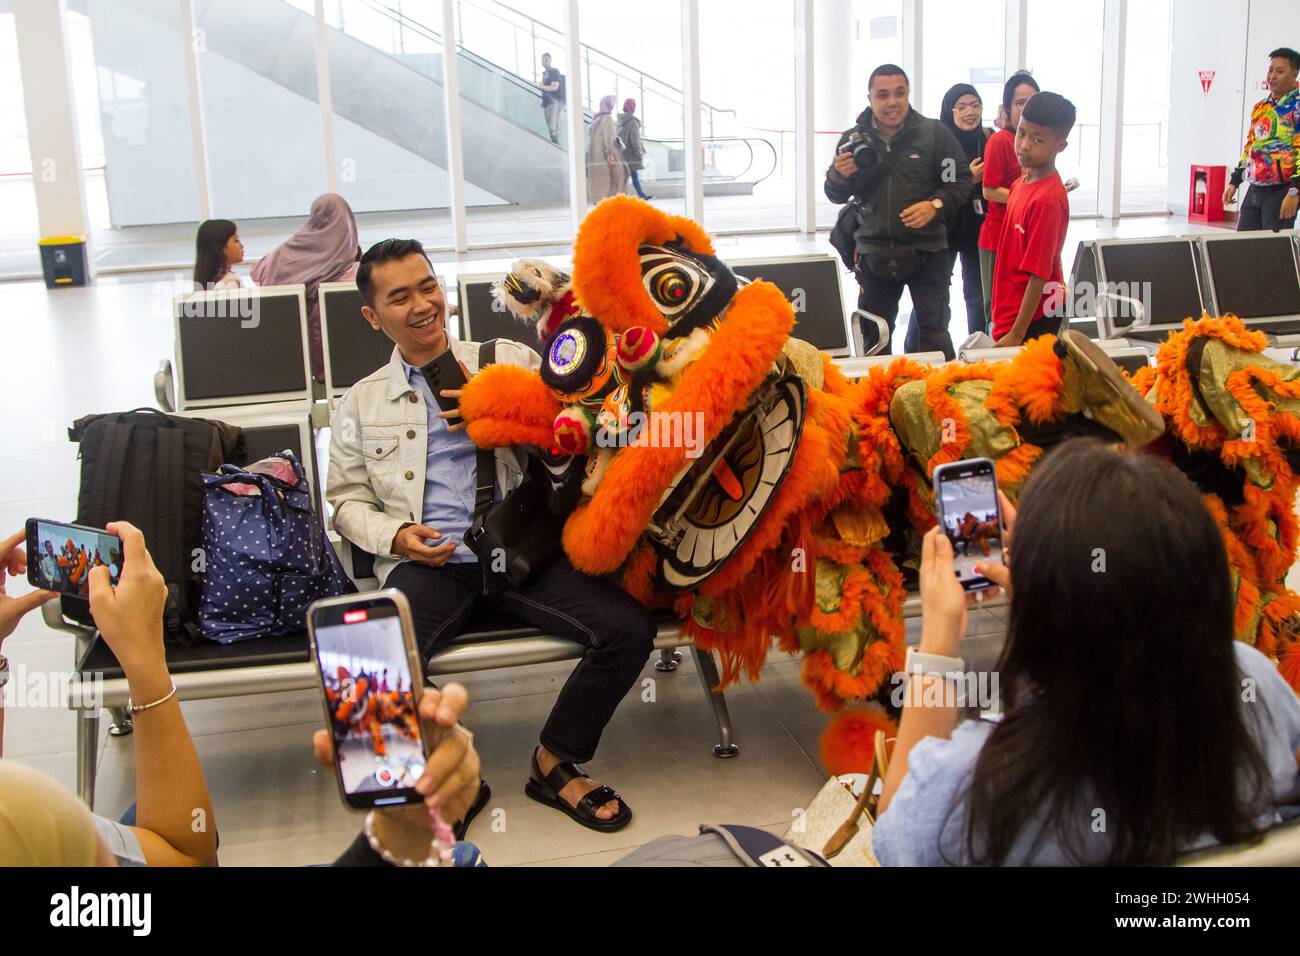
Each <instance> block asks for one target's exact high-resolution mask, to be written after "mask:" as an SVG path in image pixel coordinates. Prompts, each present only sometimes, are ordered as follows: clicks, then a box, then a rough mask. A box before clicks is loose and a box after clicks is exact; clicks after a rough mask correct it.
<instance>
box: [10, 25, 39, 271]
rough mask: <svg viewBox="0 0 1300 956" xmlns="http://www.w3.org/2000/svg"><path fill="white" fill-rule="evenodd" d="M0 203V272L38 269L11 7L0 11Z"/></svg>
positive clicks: (29, 161)
mask: <svg viewBox="0 0 1300 956" xmlns="http://www.w3.org/2000/svg"><path fill="white" fill-rule="evenodd" d="M0 207H3V208H4V210H5V214H4V216H2V217H0V276H15V275H26V274H31V273H34V272H39V271H40V262H39V258H38V254H37V251H36V241H37V240H38V239H39V238H40V226H39V224H38V222H37V218H36V189H35V188H34V186H33V185H32V154H31V151H30V148H29V146H28V143H27V113H26V109H25V107H24V105H23V82H22V74H21V71H20V70H19V68H18V39H17V35H16V34H15V31H14V15H13V14H12V13H0Z"/></svg>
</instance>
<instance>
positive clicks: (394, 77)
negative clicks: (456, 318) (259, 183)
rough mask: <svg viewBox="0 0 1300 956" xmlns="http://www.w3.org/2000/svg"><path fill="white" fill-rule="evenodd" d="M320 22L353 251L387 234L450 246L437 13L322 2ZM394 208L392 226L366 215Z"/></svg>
mask: <svg viewBox="0 0 1300 956" xmlns="http://www.w3.org/2000/svg"><path fill="white" fill-rule="evenodd" d="M412 14H418V16H419V17H420V19H416V17H415V16H413V15H412ZM325 23H326V25H327V27H328V28H329V61H330V62H329V68H330V98H331V101H332V103H333V116H332V126H333V131H334V162H335V164H336V169H335V181H336V183H337V189H338V192H339V194H340V195H341V196H343V198H344V199H346V200H347V201H348V205H350V206H351V207H352V210H353V212H355V213H356V214H357V226H358V229H359V230H360V232H361V246H362V248H363V249H365V248H366V247H368V246H369V245H370V244H371V243H373V242H377V241H379V240H380V239H384V238H388V237H389V236H391V235H393V234H394V231H395V230H398V231H400V232H401V233H402V235H403V236H409V237H412V238H416V239H419V240H420V241H421V242H423V243H424V245H425V248H427V249H438V248H443V249H446V248H450V247H451V244H452V242H451V213H450V209H451V176H450V174H449V173H448V172H447V121H446V116H445V114H444V107H443V103H444V96H443V86H442V59H443V44H442V35H441V29H442V20H441V16H440V9H439V7H438V6H437V5H436V4H423V5H416V4H410V3H408V4H405V5H402V4H386V5H385V4H376V3H371V2H366V0H330V2H328V3H326V4H325ZM467 195H468V196H470V197H471V198H472V197H473V195H474V193H473V190H472V189H468V190H467ZM396 210H402V211H404V213H405V215H404V216H403V217H402V220H401V225H400V226H398V225H396V224H395V223H394V222H393V217H392V216H368V215H366V214H367V213H381V212H388V211H396ZM304 211H305V210H304Z"/></svg>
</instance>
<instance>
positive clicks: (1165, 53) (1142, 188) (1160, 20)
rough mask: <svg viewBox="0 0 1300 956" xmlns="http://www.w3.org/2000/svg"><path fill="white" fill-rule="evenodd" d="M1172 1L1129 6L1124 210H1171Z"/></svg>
mask: <svg viewBox="0 0 1300 956" xmlns="http://www.w3.org/2000/svg"><path fill="white" fill-rule="evenodd" d="M1171 7H1172V4H1171V3H1170V0H1144V2H1143V3H1130V4H1129V5H1128V26H1127V31H1126V32H1127V43H1126V44H1125V50H1124V129H1123V137H1124V139H1123V153H1122V165H1121V172H1122V173H1123V180H1122V181H1121V183H1120V211H1121V212H1156V213H1160V212H1168V211H1169V198H1168V185H1169V183H1168V180H1169V155H1168V145H1169V137H1168V129H1169V126H1168V123H1169V75H1170V74H1169V54H1170V43H1171V41H1172V30H1173V16H1172V9H1171Z"/></svg>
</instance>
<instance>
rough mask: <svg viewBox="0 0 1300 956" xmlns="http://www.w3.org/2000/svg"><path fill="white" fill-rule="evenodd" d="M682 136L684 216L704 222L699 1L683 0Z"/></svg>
mask: <svg viewBox="0 0 1300 956" xmlns="http://www.w3.org/2000/svg"><path fill="white" fill-rule="evenodd" d="M682 126H683V130H682V136H683V137H684V138H685V140H686V142H685V144H684V148H685V150H686V164H685V165H686V169H685V173H686V218H688V219H694V220H695V221H696V222H698V223H703V222H704V133H703V122H702V121H701V118H700V0H682Z"/></svg>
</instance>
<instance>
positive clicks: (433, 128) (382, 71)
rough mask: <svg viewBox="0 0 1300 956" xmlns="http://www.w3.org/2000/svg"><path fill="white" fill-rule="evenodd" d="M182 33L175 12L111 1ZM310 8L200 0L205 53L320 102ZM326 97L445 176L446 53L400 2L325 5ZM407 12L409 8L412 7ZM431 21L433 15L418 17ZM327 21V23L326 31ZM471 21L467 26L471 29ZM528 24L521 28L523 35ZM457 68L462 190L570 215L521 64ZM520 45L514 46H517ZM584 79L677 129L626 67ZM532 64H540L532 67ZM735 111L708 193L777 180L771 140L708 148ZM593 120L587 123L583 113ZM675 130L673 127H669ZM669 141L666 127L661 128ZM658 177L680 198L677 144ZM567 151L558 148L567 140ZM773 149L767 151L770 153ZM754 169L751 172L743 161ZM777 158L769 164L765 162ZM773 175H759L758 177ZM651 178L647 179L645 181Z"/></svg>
mask: <svg viewBox="0 0 1300 956" xmlns="http://www.w3.org/2000/svg"><path fill="white" fill-rule="evenodd" d="M115 2H117V3H120V4H123V5H126V6H130V7H133V8H135V9H136V10H137V11H138V12H141V13H145V14H148V15H149V16H150V17H154V18H157V19H158V20H161V21H163V22H165V23H167V24H169V25H170V26H172V27H174V28H177V29H179V27H180V16H179V9H178V4H177V3H176V0H115ZM312 6H313V5H312V3H310V2H304V0H296V2H295V0H195V3H194V17H195V27H196V30H198V31H202V37H203V43H204V44H205V47H206V50H207V51H208V52H209V53H212V54H216V55H218V56H220V57H223V58H225V59H228V60H230V61H231V62H233V63H236V64H238V65H239V66H241V67H243V68H245V69H247V70H249V71H251V72H252V73H254V74H256V75H257V76H259V77H262V78H264V79H265V80H267V81H270V82H272V83H275V84H276V85H278V86H280V87H282V88H283V89H285V90H288V91H290V92H292V93H294V94H296V95H297V96H299V97H301V98H302V99H304V100H307V101H311V102H313V103H315V102H318V99H317V89H316V62H315V56H316V47H315V19H314V17H313V15H312V14H311V13H309V12H306V11H307V10H310V9H311V8H312ZM326 7H327V11H328V13H327V16H328V19H327V22H330V26H329V28H328V33H327V43H328V47H329V67H330V78H331V82H330V87H331V95H332V101H333V110H334V112H335V114H337V115H338V116H340V117H343V118H344V119H346V120H348V121H350V122H351V123H354V124H356V125H357V126H359V127H361V128H362V129H364V130H366V131H368V132H370V133H372V134H374V135H375V136H378V137H380V138H381V139H383V140H385V141H387V142H389V143H392V144H395V145H397V146H399V147H401V148H402V149H404V150H406V151H408V152H410V153H411V154H413V155H415V156H419V157H420V158H422V159H424V160H425V161H427V162H429V163H431V164H433V165H435V166H439V167H444V168H445V165H446V155H447V142H446V139H447V123H446V117H445V115H444V109H443V102H444V95H443V84H442V82H441V77H442V71H443V56H444V52H443V50H444V48H443V44H442V38H441V35H440V33H439V32H437V31H435V30H434V29H432V28H431V27H429V26H427V25H426V24H424V23H421V22H419V21H417V20H415V19H413V18H411V17H410V16H409V15H407V13H406V12H405V11H404V10H403V9H402V5H401V4H400V3H398V4H397V6H394V5H393V0H389V2H381V0H331V2H330V3H327V4H326ZM405 7H406V9H408V10H409V9H410V8H411V5H410V4H406V5H405ZM419 9H420V10H421V15H424V16H427V15H428V14H427V11H428V10H430V9H431V5H428V4H421V5H420V6H419ZM459 15H460V17H461V20H462V22H465V18H466V17H468V16H471V15H472V16H473V17H475V18H478V20H481V19H483V18H484V17H494V18H496V20H495V21H494V24H495V25H496V26H497V28H498V32H500V31H504V30H520V31H522V30H524V29H527V30H528V31H529V34H530V35H531V36H532V38H533V39H534V44H535V43H536V41H537V38H538V37H539V36H540V37H541V38H542V40H543V41H545V42H547V43H552V44H553V43H554V37H556V36H558V34H557V33H556V32H555V31H553V30H551V28H549V27H546V26H545V25H543V24H540V23H539V22H538V21H535V20H532V18H530V17H528V16H527V15H526V14H523V13H520V12H519V11H516V10H513V9H512V8H509V7H505V6H504V5H501V4H498V3H496V2H495V0H474V2H469V0H461V3H460V9H459ZM331 21H332V22H331ZM474 22H477V21H472V22H471V25H473V24H474ZM521 23H524V24H527V26H526V28H525V27H523V26H521V25H520V24H521ZM461 40H462V43H461V45H460V46H459V47H458V50H457V53H456V56H457V64H458V71H459V72H458V78H459V82H460V93H461V98H460V110H461V146H462V150H463V154H464V168H465V179H466V181H467V182H469V183H471V184H472V185H473V186H476V187H478V188H479V189H482V190H484V191H485V192H487V193H490V194H492V195H493V196H497V197H500V198H501V199H504V200H505V201H507V202H510V203H515V204H518V205H521V206H527V207H545V206H555V205H559V204H563V203H564V202H565V201H566V198H567V194H568V183H567V179H568V168H567V157H566V153H565V150H564V148H562V146H556V145H555V144H553V143H552V142H551V141H550V139H549V137H548V136H547V132H546V126H545V121H544V116H543V112H542V109H541V94H540V91H539V90H538V89H537V87H536V86H535V85H534V82H533V81H532V79H531V78H529V79H526V78H525V77H524V76H521V75H520V74H519V73H517V72H515V70H520V71H521V72H523V71H525V70H526V69H527V67H526V66H525V65H524V64H523V63H522V62H516V63H514V64H513V66H514V69H511V68H510V67H508V66H502V65H500V64H498V63H496V62H493V61H491V60H489V59H486V58H485V57H484V56H481V55H479V54H478V53H476V52H473V51H472V50H471V49H470V48H469V46H470V43H469V42H467V41H466V38H465V37H464V36H462V37H461ZM516 45H518V44H516ZM583 55H584V62H583V67H584V68H585V69H586V71H587V75H589V76H590V75H591V72H592V69H593V64H595V68H596V69H597V70H598V71H599V70H602V69H603V70H605V71H606V72H607V73H608V74H610V75H612V76H613V77H614V80H613V84H614V87H613V88H614V89H616V90H617V89H618V88H619V87H618V85H617V84H618V82H619V81H620V80H621V81H622V83H623V85H624V88H627V89H639V91H640V92H641V94H642V102H644V101H645V100H646V99H649V100H650V101H652V102H654V103H655V105H656V109H657V111H658V113H657V115H667V114H670V113H671V111H672V110H673V109H675V110H676V111H677V113H676V119H677V125H676V129H680V128H681V123H680V110H681V93H680V90H676V89H675V88H673V87H671V86H670V85H669V84H666V83H664V82H663V81H661V80H657V79H655V78H654V77H650V76H648V75H647V74H644V73H642V72H641V71H639V70H636V68H634V67H630V66H628V65H627V64H623V63H622V62H621V61H618V60H615V59H614V58H612V57H609V56H607V55H605V54H602V53H601V52H600V51H598V50H592V49H590V48H585V47H584V50H583ZM534 62H535V61H534ZM727 112H728V111H723V110H717V109H715V108H714V107H711V106H707V105H705V107H704V116H703V117H702V118H703V119H704V121H705V122H706V124H707V125H706V126H705V134H706V142H707V143H709V144H710V145H711V146H712V148H713V150H714V151H717V150H721V149H735V150H736V154H737V156H738V157H739V159H740V161H739V162H738V163H737V164H736V165H737V169H738V170H739V174H737V170H732V171H731V172H729V173H720V172H719V171H718V170H717V169H711V170H709V171H708V172H707V173H706V186H705V190H706V193H709V194H714V193H720V192H728V193H735V192H752V189H753V184H754V183H755V182H757V181H759V180H761V179H762V178H763V177H764V176H766V175H770V174H771V171H772V169H774V168H775V166H776V153H775V150H774V149H773V148H772V146H771V144H770V143H768V142H767V141H766V140H754V139H747V138H744V137H737V136H725V135H717V136H711V135H710V133H711V132H713V131H715V129H716V125H717V121H718V116H719V115H720V114H725V113H727ZM584 113H585V114H586V116H587V118H588V120H589V119H590V115H591V113H590V111H589V110H584ZM669 119H671V117H669ZM664 125H665V126H667V127H668V128H669V129H671V128H672V127H671V125H669V123H668V122H665V123H664ZM644 139H645V142H646V147H647V158H648V163H649V166H650V168H651V169H652V170H653V175H654V179H653V180H652V182H653V183H654V188H653V190H652V191H654V192H655V193H656V194H657V195H660V196H664V197H668V196H672V195H674V194H677V195H680V190H681V188H682V186H681V180H682V175H681V168H682V165H683V163H682V145H683V144H682V142H681V140H680V138H678V139H676V140H673V139H670V138H668V139H660V138H655V137H653V136H651V135H649V130H648V129H647V134H646V135H645V137H644ZM562 141H563V140H562ZM764 147H766V148H764ZM742 151H747V153H748V159H747V161H746V158H745V153H744V152H742ZM769 152H770V154H771V156H770V160H769V158H768V153H769ZM764 166H766V167H767V171H766V172H764V173H762V175H754V174H753V171H755V170H759V169H760V168H761V167H764ZM649 178H650V177H647V179H649Z"/></svg>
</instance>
